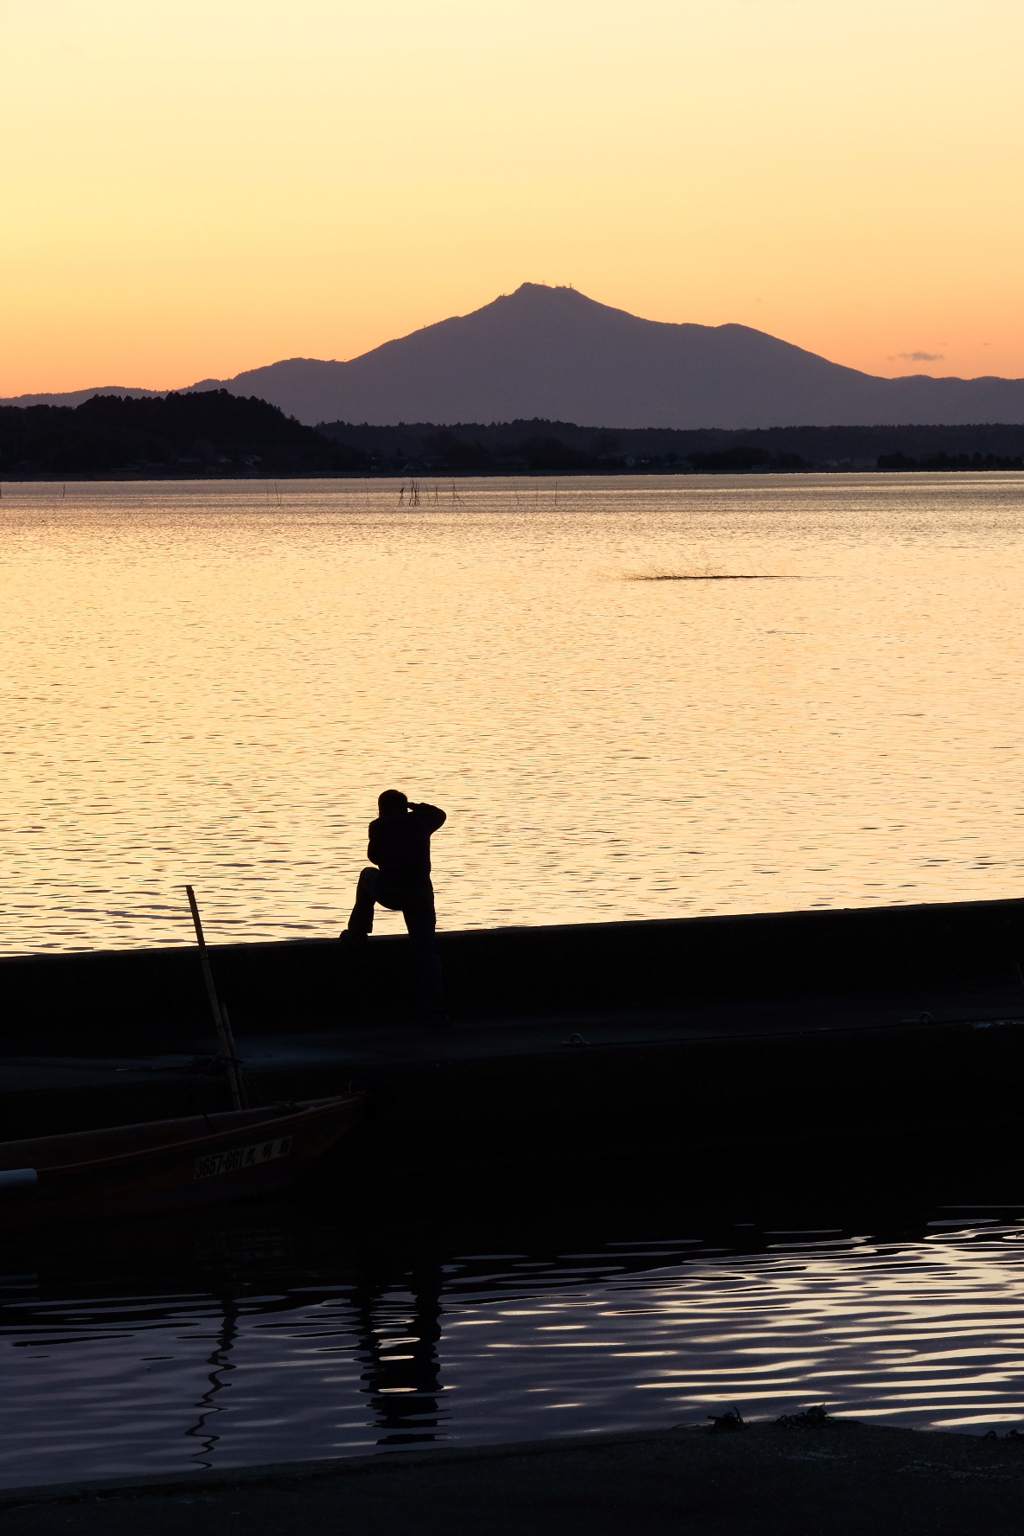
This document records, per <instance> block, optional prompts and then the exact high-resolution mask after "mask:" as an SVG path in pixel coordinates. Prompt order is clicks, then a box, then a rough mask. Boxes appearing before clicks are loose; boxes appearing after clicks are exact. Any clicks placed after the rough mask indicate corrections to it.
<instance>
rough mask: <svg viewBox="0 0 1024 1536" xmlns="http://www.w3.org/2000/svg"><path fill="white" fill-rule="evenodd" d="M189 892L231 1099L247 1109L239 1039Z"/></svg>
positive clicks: (189, 891) (189, 887) (193, 897)
mask: <svg viewBox="0 0 1024 1536" xmlns="http://www.w3.org/2000/svg"><path fill="white" fill-rule="evenodd" d="M185 893H186V895H187V896H188V904H189V906H190V907H191V908H192V921H193V923H194V924H195V930H196V942H197V944H198V945H199V961H200V964H201V965H202V967H203V980H204V981H205V982H206V996H207V997H208V999H209V1002H210V1012H211V1013H212V1014H213V1022H214V1024H215V1025H216V1027H217V1039H218V1040H219V1041H220V1050H221V1055H222V1056H223V1057H224V1064H225V1066H226V1067H227V1069H228V1086H229V1087H230V1089H231V1101H232V1103H233V1104H234V1106H235V1108H236V1109H245V1108H246V1102H245V1097H246V1096H245V1087H244V1085H243V1083H242V1074H241V1070H240V1068H241V1065H242V1064H241V1062H240V1061H239V1059H238V1057H237V1056H236V1055H235V1041H234V1037H233V1035H232V1033H231V1025H230V1024H229V1023H228V1017H227V1014H226V1013H225V1011H224V1009H223V1008H222V1007H221V1005H220V999H219V998H218V996H217V988H216V987H215V986H214V984H213V972H212V971H211V970H210V957H209V955H208V954H207V952H206V940H205V938H204V937H203V925H202V922H201V921H200V918H199V908H198V907H197V906H196V894H195V891H193V889H192V887H191V886H190V885H186V887H185Z"/></svg>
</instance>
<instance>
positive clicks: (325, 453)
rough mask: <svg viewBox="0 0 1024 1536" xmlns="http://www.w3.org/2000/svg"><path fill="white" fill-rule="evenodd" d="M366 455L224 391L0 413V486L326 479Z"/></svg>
mask: <svg viewBox="0 0 1024 1536" xmlns="http://www.w3.org/2000/svg"><path fill="white" fill-rule="evenodd" d="M368 464H369V458H368V456H367V455H366V454H364V453H362V451H361V450H359V449H347V448H345V447H343V446H342V445H341V444H340V443H338V442H336V441H333V440H329V439H328V438H326V437H324V436H323V434H322V433H319V432H314V431H313V429H312V428H311V427H305V426H303V425H302V424H301V423H300V422H297V421H295V420H293V419H292V418H290V417H288V416H286V415H285V414H284V412H283V411H281V410H279V409H278V407H277V406H275V405H268V404H267V402H266V401H265V400H246V399H243V398H241V397H240V396H238V395H230V394H228V393H227V391H226V390H214V391H210V392H209V393H205V394H201V395H190V394H170V395H166V396H150V397H147V398H143V399H133V398H122V397H120V396H117V395H95V396H94V397H93V398H92V399H90V400H87V401H85V403H84V404H82V405H79V406H77V407H75V408H72V407H69V406H54V405H33V406H28V407H19V406H0V479H5V480H12V479H15V478H19V477H22V476H28V477H39V478H45V479H52V478H54V477H55V476H57V477H60V476H64V475H68V474H74V475H97V476H103V475H109V474H112V473H113V474H125V475H128V476H130V477H138V478H146V477H151V476H168V475H176V476H180V477H182V478H194V477H196V476H198V475H210V474H213V475H232V476H234V475H245V474H264V475H284V474H304V475H309V474H325V473H337V472H339V471H345V470H348V471H354V470H357V469H361V468H362V469H365V468H366V467H367V466H368Z"/></svg>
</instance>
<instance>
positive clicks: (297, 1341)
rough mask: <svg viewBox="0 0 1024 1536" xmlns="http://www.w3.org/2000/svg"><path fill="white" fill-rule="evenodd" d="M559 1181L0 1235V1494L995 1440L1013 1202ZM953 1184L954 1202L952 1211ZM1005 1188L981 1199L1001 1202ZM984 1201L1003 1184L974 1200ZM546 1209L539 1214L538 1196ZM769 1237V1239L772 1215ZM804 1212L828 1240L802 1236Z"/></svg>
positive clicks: (328, 1186) (1018, 1241)
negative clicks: (987, 1436) (877, 1428)
mask: <svg viewBox="0 0 1024 1536" xmlns="http://www.w3.org/2000/svg"><path fill="white" fill-rule="evenodd" d="M573 1177H574V1176H572V1175H569V1174H566V1173H564V1172H562V1173H560V1172H558V1171H551V1172H549V1173H547V1174H544V1173H542V1174H541V1175H540V1176H539V1177H535V1178H534V1180H533V1184H532V1187H531V1188H529V1189H524V1190H520V1191H518V1194H517V1195H516V1196H515V1198H513V1199H511V1200H510V1199H509V1198H508V1191H507V1190H506V1191H504V1192H500V1193H499V1192H497V1191H495V1192H494V1193H493V1200H491V1201H489V1200H488V1196H487V1181H486V1180H484V1181H483V1184H482V1186H481V1187H480V1188H477V1187H474V1188H473V1189H468V1190H466V1191H464V1192H463V1193H462V1194H461V1195H460V1194H459V1192H458V1191H450V1192H447V1193H446V1192H444V1191H438V1192H437V1193H436V1196H435V1198H434V1199H433V1201H431V1200H429V1199H427V1200H424V1199H423V1198H422V1197H420V1196H417V1197H416V1198H411V1199H403V1197H402V1192H401V1190H396V1191H395V1192H394V1194H393V1197H392V1198H389V1197H388V1196H387V1195H386V1194H385V1195H384V1196H381V1197H375V1198H374V1199H372V1200H370V1201H369V1202H367V1201H366V1200H364V1201H362V1202H361V1203H359V1202H355V1201H354V1200H353V1195H352V1192H351V1191H350V1190H348V1189H347V1188H346V1182H345V1179H344V1176H343V1174H337V1173H336V1175H335V1176H334V1178H333V1179H328V1180H326V1181H323V1182H322V1183H321V1184H320V1186H319V1187H318V1188H316V1189H312V1190H308V1191H306V1192H305V1194H302V1195H300V1196H299V1197H297V1198H293V1199H291V1200H289V1201H281V1202H276V1203H273V1204H263V1205H250V1206H246V1207H236V1208H234V1209H230V1210H227V1211H224V1212H221V1213H219V1214H216V1213H214V1214H208V1215H207V1216H206V1217H204V1218H202V1219H196V1220H190V1221H180V1222H176V1223H168V1222H166V1221H165V1222H162V1223H160V1224H152V1225H149V1224H145V1223H134V1224H130V1225H124V1226H110V1227H106V1228H97V1229H92V1230H90V1229H88V1228H84V1229H82V1230H81V1231H79V1232H70V1233H67V1232H66V1233H64V1234H61V1235H60V1236H59V1237H57V1236H49V1237H29V1236H25V1237H22V1238H18V1239H14V1240H11V1239H8V1240H7V1241H6V1242H5V1243H4V1246H3V1255H4V1270H5V1273H4V1274H3V1278H2V1300H3V1305H2V1309H0V1350H2V1371H3V1378H2V1379H3V1384H4V1391H3V1394H2V1398H0V1480H2V1482H3V1483H4V1484H6V1485H8V1486H10V1485H12V1484H24V1483H30V1482H44V1481H51V1480H64V1479H68V1478H73V1477H80V1476H92V1477H97V1476H103V1475H107V1474H120V1473H153V1472H169V1471H177V1470H185V1469H187V1468H196V1467H213V1466H224V1465H231V1464H244V1463H254V1462H263V1461H282V1460H287V1459H292V1458H308V1457H322V1456H335V1455H345V1454H359V1453H365V1452H367V1451H372V1450H374V1449H381V1450H385V1451H386V1450H387V1449H389V1448H393V1447H397V1446H403V1445H408V1444H410V1443H421V1444H451V1443H452V1442H454V1441H462V1442H464V1443H473V1442H485V1441H502V1440H522V1439H530V1438H539V1437H543V1436H548V1435H560V1434H570V1433H579V1432H583V1431H589V1430H595V1431H596V1430H623V1429H635V1428H642V1427H647V1426H650V1427H654V1426H667V1425H672V1424H679V1423H696V1422H699V1421H700V1420H701V1419H703V1418H704V1417H705V1416H706V1415H707V1414H708V1413H710V1412H720V1411H722V1409H723V1407H725V1406H732V1405H734V1404H735V1405H738V1406H739V1407H740V1408H741V1410H742V1412H743V1413H744V1415H747V1416H754V1417H757V1416H769V1415H777V1414H779V1413H781V1412H784V1411H786V1410H788V1409H791V1408H793V1407H794V1406H804V1405H808V1404H810V1403H818V1402H826V1403H828V1404H829V1405H831V1406H833V1407H835V1408H838V1409H840V1410H842V1411H844V1412H847V1413H851V1414H856V1415H858V1416H859V1417H861V1418H870V1419H874V1420H877V1421H879V1422H883V1423H892V1424H902V1425H912V1426H917V1427H922V1428H923V1427H944V1428H956V1429H964V1430H975V1431H982V1430H984V1429H986V1428H988V1427H989V1426H991V1425H1001V1426H1004V1427H1005V1425H1006V1424H1007V1423H1009V1422H1017V1421H1019V1420H1020V1419H1021V1418H1022V1417H1024V1205H1022V1206H1021V1207H1020V1209H1019V1210H1015V1209H1013V1208H1009V1207H1005V1206H1004V1207H1002V1208H994V1207H987V1208H986V1207H984V1205H983V1204H982V1203H981V1202H979V1205H978V1206H977V1207H976V1208H974V1209H968V1208H959V1209H955V1208H950V1207H948V1206H944V1205H943V1204H942V1202H941V1200H940V1199H938V1200H937V1199H935V1198H934V1192H933V1195H932V1196H931V1197H930V1198H931V1199H932V1203H931V1204H928V1203H925V1204H924V1205H920V1206H919V1205H917V1204H916V1203H915V1201H914V1200H913V1199H912V1198H909V1197H897V1198H896V1199H895V1203H893V1200H892V1199H889V1201H888V1204H887V1205H886V1206H885V1207H884V1208H883V1206H882V1205H881V1204H880V1203H879V1201H880V1198H881V1195H880V1192H878V1191H874V1192H872V1191H867V1192H865V1194H864V1198H863V1199H861V1200H860V1201H859V1202H857V1201H855V1202H854V1208H852V1209H851V1205H850V1201H849V1199H848V1198H845V1197H844V1198H843V1199H840V1198H839V1196H838V1195H837V1196H836V1197H835V1199H834V1200H833V1201H832V1207H833V1208H832V1209H831V1210H830V1197H829V1192H828V1188H829V1180H828V1177H827V1176H826V1177H825V1179H824V1181H823V1184H822V1188H823V1191H824V1193H823V1194H822V1195H820V1196H819V1197H818V1198H817V1200H816V1203H815V1204H814V1207H813V1209H811V1208H810V1207H803V1208H801V1207H800V1206H799V1202H798V1203H797V1204H796V1205H793V1203H792V1202H790V1204H789V1205H788V1206H787V1203H786V1201H785V1200H782V1201H779V1202H777V1203H776V1205H775V1208H774V1210H773V1209H772V1208H771V1202H770V1201H769V1202H768V1205H767V1206H766V1205H765V1203H764V1201H763V1200H759V1201H758V1202H757V1209H756V1210H755V1209H754V1208H753V1203H752V1202H751V1203H750V1204H749V1208H748V1205H745V1202H744V1198H743V1194H742V1191H740V1192H739V1193H736V1192H735V1191H734V1192H733V1193H732V1194H730V1196H729V1197H728V1199H723V1200H722V1201H721V1202H720V1203H719V1204H718V1205H716V1203H715V1201H713V1200H712V1201H711V1202H710V1203H709V1202H707V1201H705V1202H704V1203H703V1204H700V1203H699V1202H697V1201H695V1199H693V1198H691V1196H692V1195H693V1192H694V1191H697V1190H699V1188H700V1186H701V1185H703V1184H706V1182H707V1169H706V1168H704V1167H702V1166H701V1165H700V1164H699V1163H698V1164H696V1165H695V1166H694V1167H693V1169H692V1170H691V1175H690V1180H689V1182H690V1183H691V1184H692V1186H693V1188H692V1189H691V1190H690V1191H689V1192H687V1190H686V1188H685V1183H686V1180H685V1179H684V1180H683V1181H680V1180H679V1179H678V1177H676V1176H673V1177H672V1178H671V1179H668V1178H666V1180H665V1183H664V1187H663V1188H661V1189H653V1190H652V1189H651V1188H650V1185H649V1181H644V1184H643V1189H642V1198H639V1195H640V1192H641V1186H640V1183H639V1182H638V1184H637V1194H638V1198H637V1199H636V1200H633V1199H631V1198H630V1192H629V1187H628V1186H629V1179H628V1178H627V1179H626V1180H625V1182H624V1183H622V1182H620V1184H619V1186H618V1187H617V1189H616V1190H615V1191H614V1192H613V1193H609V1194H608V1196H607V1198H604V1197H603V1196H602V1189H601V1182H602V1181H601V1177H600V1175H598V1176H597V1177H596V1178H594V1179H592V1180H591V1181H590V1182H589V1184H588V1187H587V1189H586V1191H585V1192H583V1195H582V1197H581V1199H580V1200H579V1201H577V1200H576V1199H575V1198H574V1191H573V1188H572V1187H571V1186H572V1182H573ZM983 1182H984V1181H983V1180H982V1181H981V1183H979V1184H978V1188H979V1191H980V1192H981V1193H984V1190H983V1188H982V1184H983ZM1014 1182H1015V1180H1014V1179H1013V1178H1012V1177H1011V1178H1010V1183H1011V1184H1012V1183H1014ZM1002 1187H1003V1188H1004V1189H1005V1187H1006V1186H1005V1183H1004V1185H1003V1186H1002ZM545 1189H546V1190H547V1194H546V1196H545V1194H544V1191H545ZM794 1212H795V1214H793V1213H794ZM830 1217H831V1219H830Z"/></svg>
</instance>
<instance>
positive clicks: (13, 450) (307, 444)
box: [0, 390, 1024, 480]
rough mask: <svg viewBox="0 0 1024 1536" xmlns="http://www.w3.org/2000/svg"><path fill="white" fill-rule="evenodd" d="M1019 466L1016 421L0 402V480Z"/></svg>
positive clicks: (206, 398)
mask: <svg viewBox="0 0 1024 1536" xmlns="http://www.w3.org/2000/svg"><path fill="white" fill-rule="evenodd" d="M873 469H882V470H897V471H901V470H915V469H924V470H974V471H977V470H993V469H1002V470H1024V425H1015V424H1002V425H1000V424H981V425H967V426H953V427H946V426H934V425H933V426H920V427H914V426H904V427H887V426H876V427H774V428H769V429H766V430H763V431H752V432H732V431H725V430H721V429H710V428H708V429H704V430H701V431H694V432H683V431H675V430H673V429H671V428H666V427H648V428H642V429H636V428H628V427H626V428H595V427H581V426H576V425H575V424H573V423H571V422H564V421H543V420H531V421H511V422H502V423H495V424H492V425H490V426H486V425H483V424H474V423H467V424H464V425H458V426H455V427H441V426H438V425H437V424H436V423H430V422H421V423H419V424H410V425H403V426H397V427H374V426H367V425H365V424H363V425H361V426H360V425H357V424H355V423H353V422H343V421H335V422H322V423H321V424H320V426H319V427H317V428H316V429H314V428H312V427H306V426H303V425H302V424H301V423H300V422H298V421H295V420H294V418H291V417H288V416H286V415H285V414H284V412H283V411H281V410H279V409H278V407H276V406H273V405H270V404H268V403H267V402H266V401H264V400H256V399H243V398H242V397H240V396H236V395H230V394H228V393H227V392H226V391H224V390H211V391H206V392H203V393H198V394H170V395H167V396H151V397H148V398H144V399H139V398H121V397H119V396H112V395H105V396H95V397H94V398H92V399H91V400H87V401H85V402H84V403H83V404H81V405H79V406H77V407H74V408H72V407H70V406H52V405H36V406H28V407H24V406H0V480H16V479H41V480H52V479H66V478H71V477H75V478H89V477H93V478H100V479H106V478H111V477H112V478H122V479H159V478H179V479H196V478H210V477H217V476H219V477H227V478H237V477H240V476H243V477H244V476H257V477H258V476H263V477H268V476H269V477H272V478H275V479H278V478H284V477H286V476H289V475H297V476H302V477H310V476H314V477H315V476H320V475H324V476H336V475H357V476H360V475H383V476H387V475H394V476H401V477H404V478H409V477H415V476H424V477H427V478H429V477H434V478H435V480H436V479H437V478H439V477H443V478H445V479H448V478H452V479H454V478H455V477H457V476H463V475H504V476H509V475H512V476H519V475H551V476H555V477H558V476H562V477H567V476H570V475H581V474H582V475H622V474H628V475H637V474H691V473H698V474H764V473H787V472H790V473H792V472H800V471H808V470H873Z"/></svg>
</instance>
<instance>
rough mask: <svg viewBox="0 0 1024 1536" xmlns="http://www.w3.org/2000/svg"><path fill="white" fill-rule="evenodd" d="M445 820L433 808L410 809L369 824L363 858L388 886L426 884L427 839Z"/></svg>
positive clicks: (427, 875)
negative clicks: (368, 840) (374, 868)
mask: <svg viewBox="0 0 1024 1536" xmlns="http://www.w3.org/2000/svg"><path fill="white" fill-rule="evenodd" d="M446 820H447V817H446V816H445V813H444V811H441V810H438V808H437V806H436V805H410V806H409V809H408V810H407V811H404V812H402V813H401V814H400V815H394V816H378V817H377V819H376V821H371V822H370V846H369V848H368V849H367V855H368V857H369V860H370V863H371V864H376V866H377V868H378V869H379V870H380V872H381V876H382V878H383V879H384V880H385V881H386V883H387V884H388V885H392V886H416V885H425V884H427V883H428V882H429V880H430V837H431V833H433V832H436V831H437V829H438V827H441V826H443V825H444V823H445V821H446Z"/></svg>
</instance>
